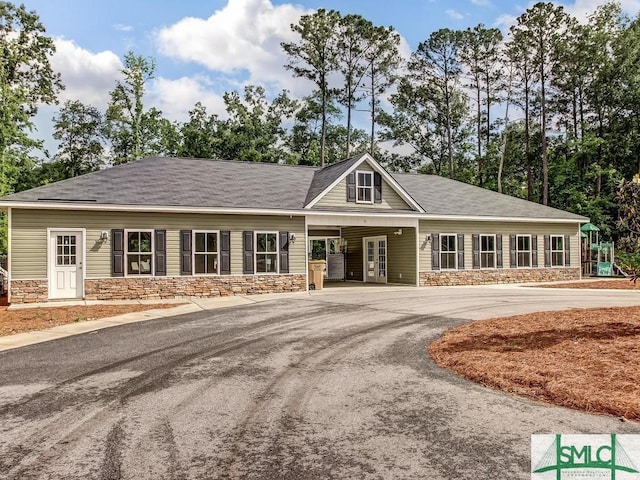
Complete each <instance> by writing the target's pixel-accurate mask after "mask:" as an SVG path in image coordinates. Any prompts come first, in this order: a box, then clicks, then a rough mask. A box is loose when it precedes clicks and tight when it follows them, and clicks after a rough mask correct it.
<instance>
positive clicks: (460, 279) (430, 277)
mask: <svg viewBox="0 0 640 480" xmlns="http://www.w3.org/2000/svg"><path fill="white" fill-rule="evenodd" d="M579 278H580V268H579V267H576V268H499V269H496V270H451V271H448V270H440V271H431V272H420V285H421V286H428V285H431V286H435V285H437V286H442V285H483V284H488V283H525V282H551V281H562V280H578V279H579Z"/></svg>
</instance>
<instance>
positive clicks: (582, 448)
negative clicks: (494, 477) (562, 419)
mask: <svg viewBox="0 0 640 480" xmlns="http://www.w3.org/2000/svg"><path fill="white" fill-rule="evenodd" d="M638 464H640V435H616V434H615V433H614V434H611V435H532V436H531V479H532V480H640V470H639V469H638V467H637V466H636V465H638Z"/></svg>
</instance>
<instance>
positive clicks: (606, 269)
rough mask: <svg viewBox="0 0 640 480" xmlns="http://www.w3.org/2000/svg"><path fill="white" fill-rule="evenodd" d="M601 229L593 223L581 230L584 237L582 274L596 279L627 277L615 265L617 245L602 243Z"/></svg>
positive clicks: (587, 224)
mask: <svg viewBox="0 0 640 480" xmlns="http://www.w3.org/2000/svg"><path fill="white" fill-rule="evenodd" d="M599 232H600V229H599V228H598V227H596V226H595V225H593V224H592V223H586V224H584V225H583V226H582V227H581V228H580V236H581V237H582V274H583V275H590V276H594V277H613V276H614V275H623V276H626V273H625V272H624V271H623V270H622V269H621V268H620V267H619V266H618V265H616V263H615V245H614V243H613V242H601V241H600V238H599Z"/></svg>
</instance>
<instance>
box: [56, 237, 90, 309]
mask: <svg viewBox="0 0 640 480" xmlns="http://www.w3.org/2000/svg"><path fill="white" fill-rule="evenodd" d="M82 238H83V237H82V232H81V231H60V230H54V231H51V232H50V233H49V298H82V296H83V287H84V285H83V275H82V268H83V265H82V264H83V260H84V247H83V244H82Z"/></svg>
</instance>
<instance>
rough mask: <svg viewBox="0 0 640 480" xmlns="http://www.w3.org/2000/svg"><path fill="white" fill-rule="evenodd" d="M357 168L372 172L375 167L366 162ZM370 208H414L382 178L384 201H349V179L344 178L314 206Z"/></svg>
mask: <svg viewBox="0 0 640 480" xmlns="http://www.w3.org/2000/svg"><path fill="white" fill-rule="evenodd" d="M357 170H360V171H367V172H372V171H373V169H372V168H371V167H370V166H369V165H368V164H366V163H363V164H362V165H360V166H359V167H358V168H357ZM356 205H357V207H358V208H370V209H381V208H386V209H393V210H412V208H411V207H410V206H409V205H407V203H406V202H405V201H404V200H403V199H402V198H401V197H400V195H398V194H397V193H396V191H395V190H394V189H393V188H392V187H391V186H390V185H389V184H388V183H387V182H386V181H385V180H384V178H383V179H382V203H373V204H371V203H357V204H356V203H353V202H347V179H346V178H344V179H343V180H342V181H341V182H340V183H339V184H338V185H336V186H335V187H333V189H331V190H330V191H329V192H327V194H326V195H325V196H324V197H322V198H321V199H320V200H319V201H318V203H316V204H315V205H314V207H313V208H335V207H338V208H339V207H353V206H356Z"/></svg>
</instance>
